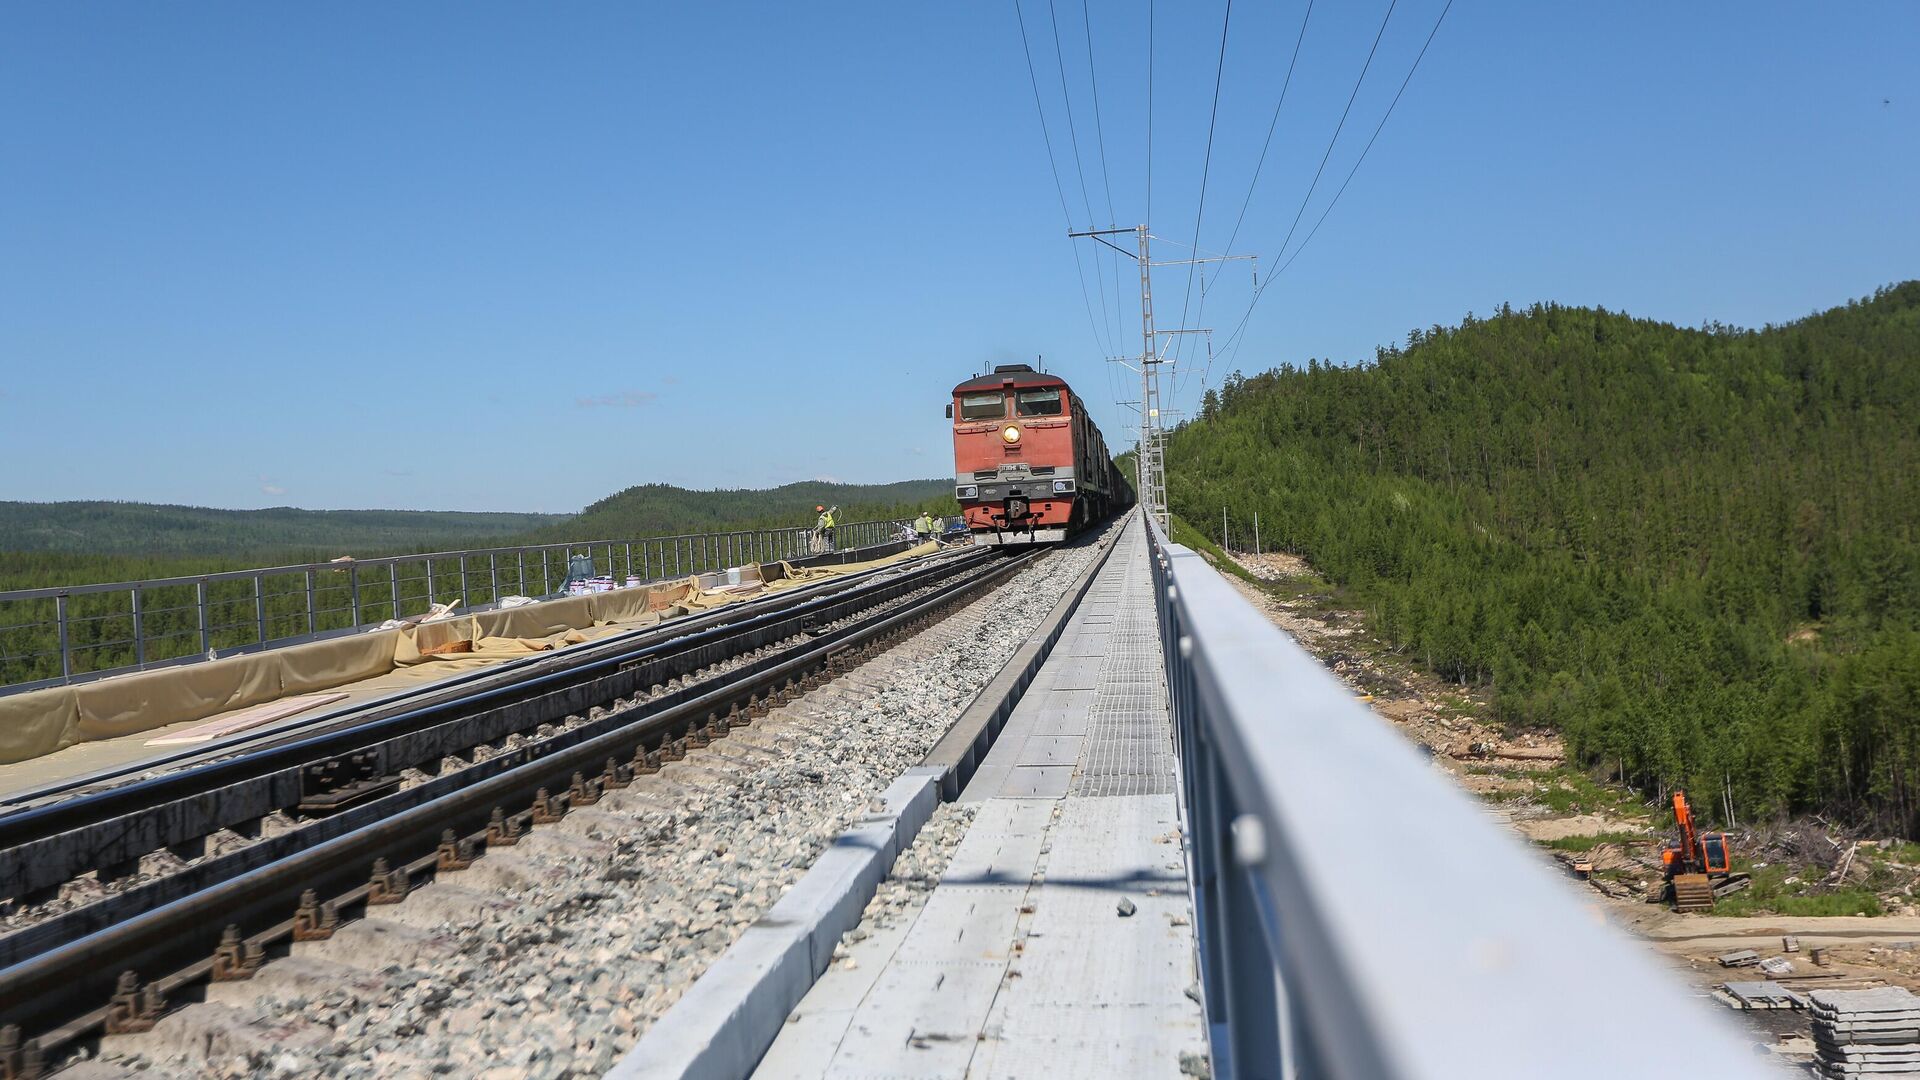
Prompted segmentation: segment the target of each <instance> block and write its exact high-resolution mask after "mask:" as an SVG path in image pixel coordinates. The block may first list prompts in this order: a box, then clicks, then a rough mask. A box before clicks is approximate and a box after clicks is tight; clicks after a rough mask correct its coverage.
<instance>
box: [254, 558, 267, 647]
mask: <svg viewBox="0 0 1920 1080" xmlns="http://www.w3.org/2000/svg"><path fill="white" fill-rule="evenodd" d="M253 621H254V625H255V626H256V627H258V628H259V631H260V644H262V645H265V644H266V643H267V589H266V583H265V582H263V581H262V580H261V579H260V575H259V574H255V575H253Z"/></svg>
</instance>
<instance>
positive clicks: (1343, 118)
mask: <svg viewBox="0 0 1920 1080" xmlns="http://www.w3.org/2000/svg"><path fill="white" fill-rule="evenodd" d="M1399 5H1400V0H1390V2H1389V3H1388V4H1387V15H1386V18H1383V19H1381V20H1380V30H1379V32H1378V33H1376V34H1374V35H1373V47H1372V48H1371V49H1368V50H1367V62H1366V63H1364V64H1362V65H1360V77H1359V78H1357V79H1355V80H1353V93H1351V94H1348V95H1347V107H1346V108H1345V109H1344V110H1342V111H1341V113H1340V122H1339V123H1338V124H1335V125H1334V128H1333V138H1331V139H1328V140H1327V152H1326V153H1324V154H1322V155H1320V167H1319V168H1318V169H1315V170H1314V172H1313V182H1312V183H1310V184H1308V185H1307V194H1306V195H1305V196H1304V197H1303V198H1301V200H1300V209H1299V210H1297V211H1295V212H1294V215H1293V224H1292V225H1291V226H1289V227H1288V228H1287V238H1286V239H1285V240H1282V241H1280V250H1281V252H1282V253H1284V252H1285V251H1286V250H1287V245H1288V244H1291V243H1293V234H1294V230H1296V229H1298V228H1299V227H1300V218H1301V215H1303V214H1305V213H1306V212H1307V204H1308V203H1309V202H1312V201H1313V193H1314V190H1315V189H1317V188H1318V187H1319V186H1320V176H1321V174H1322V173H1325V172H1326V171H1327V159H1328V158H1331V157H1332V156H1333V147H1334V144H1335V143H1338V142H1339V141H1340V132H1341V131H1343V130H1345V129H1346V126H1347V117H1348V116H1349V115H1350V114H1351V113H1352V112H1353V102H1354V99H1355V98H1357V97H1359V96H1360V85H1361V84H1362V83H1364V82H1366V81H1367V71H1368V70H1369V69H1371V68H1372V67H1373V57H1374V54H1375V53H1378V52H1379V51H1380V39H1381V38H1383V37H1385V36H1386V34H1387V24H1388V23H1389V22H1391V21H1393V9H1394V8H1396V7H1398V6H1399ZM1276 258H1277V256H1276ZM1268 280H1269V281H1271V280H1272V278H1271V277H1269V278H1268Z"/></svg>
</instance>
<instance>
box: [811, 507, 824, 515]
mask: <svg viewBox="0 0 1920 1080" xmlns="http://www.w3.org/2000/svg"><path fill="white" fill-rule="evenodd" d="M813 512H814V513H816V514H824V513H826V512H827V508H826V507H824V506H816V507H814V508H813Z"/></svg>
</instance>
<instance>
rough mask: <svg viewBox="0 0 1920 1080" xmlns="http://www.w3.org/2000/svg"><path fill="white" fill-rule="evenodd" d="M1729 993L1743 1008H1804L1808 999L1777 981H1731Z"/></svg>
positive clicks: (1728, 986)
mask: <svg viewBox="0 0 1920 1080" xmlns="http://www.w3.org/2000/svg"><path fill="white" fill-rule="evenodd" d="M1726 985H1727V994H1728V996H1730V997H1732V998H1733V1000H1734V1001H1735V1002H1736V1003H1737V1004H1739V1006H1740V1007H1741V1008H1743V1009H1804V1008H1806V1007H1807V999H1806V998H1805V997H1803V996H1801V995H1799V994H1796V993H1794V992H1793V991H1791V990H1789V989H1787V988H1786V987H1784V986H1781V985H1780V984H1779V983H1777V982H1772V981H1765V982H1730V983H1728V984H1726Z"/></svg>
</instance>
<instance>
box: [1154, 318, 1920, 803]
mask: <svg viewBox="0 0 1920 1080" xmlns="http://www.w3.org/2000/svg"><path fill="white" fill-rule="evenodd" d="M1168 460H1169V489H1170V493H1171V496H1170V497H1171V500H1172V503H1173V509H1174V510H1175V512H1177V513H1178V514H1180V515H1181V516H1183V517H1184V518H1185V519H1186V520H1188V521H1190V522H1193V523H1195V524H1196V525H1199V526H1200V527H1201V528H1202V529H1204V530H1206V531H1207V532H1208V534H1209V535H1210V536H1214V537H1217V536H1218V532H1217V530H1218V529H1219V528H1220V525H1219V523H1220V518H1221V511H1222V509H1223V508H1224V509H1226V510H1227V511H1228V513H1229V514H1230V515H1231V517H1232V518H1233V519H1234V521H1235V522H1236V528H1235V538H1236V540H1244V538H1243V537H1241V536H1240V530H1241V528H1242V527H1244V526H1243V524H1242V523H1245V522H1247V521H1249V520H1251V518H1252V516H1253V515H1254V514H1255V513H1256V512H1257V513H1258V514H1259V515H1260V520H1261V525H1262V534H1263V538H1264V540H1265V542H1266V546H1267V547H1269V548H1276V547H1277V548H1281V549H1284V550H1287V551H1291V552H1294V553H1296V554H1299V555H1301V556H1303V557H1305V558H1306V559H1307V560H1309V561H1310V562H1311V563H1312V564H1313V566H1314V567H1315V568H1316V570H1318V571H1319V572H1320V573H1321V574H1323V575H1325V576H1327V577H1328V578H1329V579H1330V580H1332V581H1334V582H1336V583H1337V584H1338V585H1340V586H1341V587H1342V588H1343V590H1344V591H1345V592H1347V593H1348V594H1349V595H1350V596H1351V597H1352V598H1353V599H1354V600H1355V601H1356V602H1358V603H1360V604H1362V605H1364V606H1365V608H1366V609H1367V611H1368V612H1369V614H1370V616H1371V619H1372V622H1373V626H1374V627H1375V628H1376V630H1377V631H1378V632H1379V633H1381V634H1382V635H1383V636H1384V637H1385V638H1386V639H1387V640H1389V641H1391V642H1393V643H1394V644H1395V646H1396V647H1397V648H1399V649H1402V650H1404V651H1405V652H1406V653H1407V654H1408V655H1410V656H1411V657H1412V658H1414V659H1415V660H1417V661H1418V662H1419V663H1421V664H1423V665H1425V666H1426V667H1428V668H1429V669H1431V670H1432V671H1434V672H1436V673H1438V674H1440V675H1443V676H1445V677H1446V678H1449V679H1452V680H1456V681H1458V682H1460V683H1467V684H1473V685H1476V686H1479V687H1483V688H1485V689H1487V690H1488V691H1489V692H1490V694H1491V697H1492V699H1493V701H1494V703H1495V708H1496V710H1497V714H1498V718H1499V719H1501V720H1502V721H1505V722H1508V723H1512V724H1517V725H1544V726H1548V727H1552V728H1556V729H1558V730H1560V731H1561V732H1563V733H1564V735H1565V736H1566V739H1567V742H1568V745H1569V748H1570V750H1571V751H1572V752H1573V753H1575V754H1576V755H1578V756H1579V757H1580V758H1581V759H1582V761H1583V762H1584V763H1585V764H1587V765H1588V766H1591V767H1593V768H1594V769H1595V770H1596V772H1597V773H1598V772H1605V773H1609V774H1613V775H1615V776H1617V777H1619V778H1620V779H1623V780H1625V781H1627V782H1629V783H1632V784H1635V785H1637V786H1639V787H1641V788H1642V789H1644V790H1647V791H1649V792H1663V791H1666V790H1669V789H1672V788H1675V787H1681V786H1686V787H1691V788H1694V789H1696V790H1699V791H1702V792H1714V793H1716V796H1718V795H1719V793H1721V792H1723V791H1727V790H1729V789H1730V791H1731V796H1732V801H1733V803H1734V805H1735V807H1736V808H1737V811H1738V813H1739V815H1740V816H1741V817H1743V818H1746V817H1752V816H1758V815H1764V814H1783V813H1794V812H1820V813H1828V814H1835V815H1839V816H1843V817H1845V818H1846V819H1847V820H1850V821H1854V822H1857V823H1862V824H1872V825H1878V826H1885V827H1887V828H1890V829H1896V830H1898V831H1900V832H1901V833H1903V834H1904V835H1907V836H1913V835H1916V832H1917V831H1920V547H1917V546H1916V543H1915V541H1916V539H1917V537H1916V532H1917V531H1920V282H1907V283H1904V284H1901V285H1898V286H1895V287H1891V288H1886V289H1882V290H1880V291H1878V292H1876V293H1875V294H1874V295H1873V296H1872V297H1871V298H1868V299H1863V300H1859V301H1856V302H1853V303H1849V304H1847V305H1845V306H1843V307H1839V308H1835V309H1833V310H1830V311H1826V312H1822V313H1819V314H1816V315H1812V316H1809V317H1807V318H1805V319H1802V320H1799V321H1797V322H1793V323H1789V324H1786V325H1780V326H1767V327H1765V328H1764V329H1759V330H1748V329H1739V328H1735V327H1730V326H1723V325H1718V324H1710V325H1707V326H1703V327H1701V328H1699V329H1683V328H1680V327H1676V326H1672V325H1668V324H1665V323H1660V322H1655V321H1650V320H1646V319H1636V318H1632V317H1630V316H1628V315H1624V314H1620V313H1616V312H1610V311H1606V310H1602V309H1588V308H1573V307H1561V306H1558V305H1551V304H1539V305H1535V306H1533V307H1530V308H1527V309H1525V310H1520V309H1514V308H1510V307H1502V308H1501V309H1500V310H1499V311H1497V312H1496V313H1495V314H1493V315H1492V317H1489V318H1476V317H1474V316H1472V315H1469V316H1467V317H1466V318H1465V319H1464V320H1462V322H1461V323H1460V325H1458V326H1455V327H1434V328H1432V329H1429V330H1421V331H1416V332H1414V333H1412V334H1410V335H1409V336H1408V338H1407V341H1406V343H1405V344H1404V345H1402V346H1398V347H1393V348H1383V349H1380V350H1379V351H1378V353H1377V355H1376V356H1375V357H1374V359H1373V361H1372V362H1371V363H1364V364H1358V365H1353V366H1341V365H1335V364H1330V363H1325V362H1321V361H1317V360H1316V361H1309V362H1308V364H1307V365H1306V366H1305V367H1304V368H1301V367H1293V366H1286V367H1281V368H1279V369H1278V370H1274V371H1269V372H1266V373H1264V374H1260V375H1255V376H1251V377H1241V376H1240V375H1238V374H1237V373H1236V374H1235V375H1234V376H1231V377H1229V378H1228V379H1226V380H1225V381H1224V383H1223V385H1222V386H1221V388H1220V390H1219V391H1218V392H1217V393H1215V392H1211V391H1210V392H1209V393H1208V394H1207V395H1206V397H1205V400H1204V404H1203V408H1202V413H1201V416H1200V417H1198V418H1196V419H1195V420H1193V421H1191V422H1189V423H1187V424H1185V425H1184V426H1182V427H1181V428H1180V429H1179V430H1178V431H1177V432H1175V433H1174V434H1173V436H1172V438H1171V442H1170V450H1169V456H1168ZM1714 801H1716V802H1717V801H1718V798H1717V797H1716V798H1715V800H1714Z"/></svg>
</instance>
